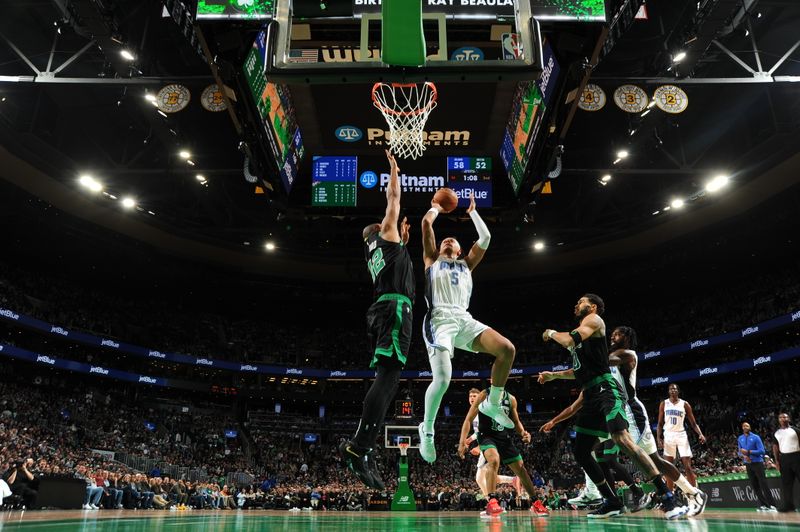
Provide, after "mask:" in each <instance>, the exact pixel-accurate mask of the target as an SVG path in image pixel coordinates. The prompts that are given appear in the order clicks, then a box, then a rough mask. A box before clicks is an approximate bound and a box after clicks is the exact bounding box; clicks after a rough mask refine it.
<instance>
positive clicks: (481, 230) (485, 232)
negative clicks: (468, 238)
mask: <svg viewBox="0 0 800 532" xmlns="http://www.w3.org/2000/svg"><path fill="white" fill-rule="evenodd" d="M469 217H470V218H472V223H473V224H475V229H476V230H477V231H478V247H480V248H481V249H487V248H488V247H489V241H491V239H492V234H491V233H490V232H489V228H488V227H486V224H485V223H484V221H483V219H482V218H481V215H480V214H478V211H472V212H470V213H469Z"/></svg>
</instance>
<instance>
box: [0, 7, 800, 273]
mask: <svg viewBox="0 0 800 532" xmlns="http://www.w3.org/2000/svg"><path fill="white" fill-rule="evenodd" d="M620 3H622V2H620ZM665 4H667V5H665ZM615 5H616V4H615ZM646 7H647V19H646V20H636V21H633V22H632V23H631V24H630V26H629V27H627V28H625V30H624V31H621V32H617V33H615V32H612V33H611V35H612V36H611V37H606V38H605V43H606V44H607V46H608V47H609V48H610V51H609V52H608V53H607V54H603V55H602V56H601V58H600V61H599V64H598V65H597V67H596V68H595V69H594V71H593V72H592V75H591V80H590V82H591V83H595V84H597V85H599V86H600V87H601V88H603V89H604V91H605V92H606V94H607V95H608V97H609V99H610V98H611V97H612V95H613V92H614V90H615V89H616V88H617V87H619V86H620V85H623V84H626V83H632V84H635V85H638V86H640V87H642V88H644V89H645V90H646V91H647V92H648V93H652V91H653V90H655V88H657V87H658V86H661V85H664V84H666V83H668V82H670V81H671V80H674V79H679V80H681V82H680V83H679V84H680V86H681V87H682V88H683V89H684V90H685V91H686V93H687V94H688V97H689V106H688V108H687V110H686V111H685V112H683V113H681V114H675V115H671V114H667V113H664V112H661V111H659V110H658V109H648V110H646V111H643V112H640V113H636V114H631V113H626V112H623V111H622V110H620V109H618V108H616V106H615V105H614V104H613V103H611V102H610V101H609V103H608V104H607V105H606V107H605V108H604V109H603V110H601V111H598V112H585V111H580V110H579V111H577V113H576V114H575V117H574V120H572V121H571V124H570V127H569V129H568V131H567V132H566V136H565V138H564V139H563V147H564V153H563V156H562V157H561V161H562V169H561V174H560V175H559V176H558V177H557V178H555V179H553V180H552V182H551V188H552V194H542V195H540V194H536V193H532V192H530V191H527V190H526V191H524V192H523V193H522V194H521V196H520V197H519V198H517V197H515V195H514V194H513V192H512V189H511V187H510V185H509V184H508V183H507V182H506V181H504V180H503V179H497V178H496V179H495V194H494V196H495V203H494V205H495V206H494V208H492V209H489V210H487V212H485V215H486V217H487V218H490V219H491V221H492V230H493V233H494V238H493V243H492V246H493V256H492V258H491V261H492V263H493V264H494V267H495V270H496V272H497V274H498V275H500V274H501V272H502V275H507V274H512V275H513V272H514V271H515V268H518V267H519V266H518V265H519V264H522V265H524V268H523V270H524V271H536V270H537V268H541V269H544V270H546V269H551V270H552V269H559V268H562V267H563V265H564V264H571V265H573V266H574V265H576V264H579V263H584V262H585V261H587V260H590V258H591V259H597V258H598V257H599V256H601V255H603V254H604V253H608V254H613V253H618V250H619V248H624V249H626V250H628V251H629V252H630V251H634V250H636V249H644V248H645V247H647V246H652V245H654V244H655V243H657V242H659V241H665V240H669V239H671V238H674V237H675V236H678V235H680V234H684V233H686V232H689V231H692V230H694V229H697V228H699V227H702V226H704V225H707V224H709V223H713V222H715V221H719V220H722V219H725V218H726V217H730V216H734V215H735V214H736V213H738V212H741V211H743V210H747V209H748V208H751V207H753V206H755V205H756V204H757V203H759V202H761V201H763V200H765V199H767V198H769V197H770V196H774V195H776V194H779V193H780V192H781V191H783V190H785V189H786V188H788V187H790V186H792V185H794V184H796V183H797V178H796V175H797V169H798V167H799V166H800V163H799V162H798V161H800V159H798V156H797V155H798V153H797V152H798V144H797V141H796V139H797V135H798V132H800V83H797V81H800V50H798V47H797V44H798V34H797V31H796V28H797V27H800V5H798V3H797V2H795V1H793V0H745V1H744V2H742V1H740V0H735V1H734V0H706V1H701V2H697V1H696V0H681V1H677V2H669V3H664V2H652V1H651V2H649V3H648V4H647V6H646ZM2 9H3V10H4V13H3V16H2V18H1V19H0V37H1V38H0V99H2V102H0V139H2V148H0V161H2V168H0V175H2V177H4V178H5V179H6V180H7V181H9V182H10V183H12V184H13V185H11V186H17V187H20V188H22V189H24V190H26V191H28V192H29V193H31V194H33V195H35V196H38V197H39V198H41V199H42V200H43V201H44V202H45V203H49V204H52V205H54V206H55V207H57V208H58V209H61V210H63V211H66V212H67V213H70V214H71V215H72V216H74V217H75V218H76V219H78V218H83V219H84V220H86V219H88V220H90V221H91V222H93V223H95V224H97V225H100V226H105V227H106V228H110V229H111V230H113V231H117V232H120V233H122V234H125V235H128V236H131V237H133V238H136V239H138V240H143V241H145V242H148V243H151V244H153V245H155V246H157V247H161V248H164V249H167V250H171V251H172V252H174V253H178V254H181V255H185V256H189V257H192V258H195V259H204V260H210V261H216V262H222V263H228V264H231V265H238V266H239V267H242V268H245V269H250V270H253V271H272V272H274V273H280V272H282V271H283V272H289V273H290V274H293V275H297V276H304V275H311V276H325V275H330V274H331V271H332V270H331V269H330V264H339V265H341V264H343V262H342V261H344V260H345V259H353V258H355V259H358V257H360V254H361V250H360V241H359V238H358V235H359V233H360V228H361V227H362V226H363V225H364V224H365V223H368V222H370V221H372V220H373V219H374V218H375V217H377V216H380V210H379V209H374V208H373V209H358V210H356V211H353V210H350V211H345V210H342V211H336V210H333V211H332V210H321V209H319V208H312V207H310V206H309V197H308V190H309V186H308V184H307V183H306V184H305V185H302V184H301V185H300V186H297V187H295V189H294V191H293V192H292V194H291V195H289V196H288V197H287V196H286V195H285V194H281V193H280V190H279V187H275V191H274V192H270V191H269V190H267V193H266V194H255V193H254V185H253V184H252V183H250V182H248V181H246V180H245V178H244V176H243V170H242V167H243V155H242V153H241V151H240V150H239V143H240V136H239V134H238V133H237V129H236V127H235V126H234V124H233V122H232V120H231V118H230V116H229V115H228V113H226V112H220V113H210V112H207V111H205V110H204V109H203V108H202V107H200V106H199V105H190V106H188V107H187V108H186V109H185V110H183V111H182V112H180V113H175V114H172V115H169V116H166V117H165V116H162V115H160V114H159V113H157V112H156V110H155V108H154V107H153V105H152V104H151V103H150V102H148V101H147V100H145V99H144V97H143V96H144V93H145V92H148V91H149V92H154V91H157V90H158V88H160V87H161V86H163V85H165V84H167V83H171V82H175V83H181V84H183V85H185V86H187V87H188V88H189V89H190V90H191V91H192V93H193V94H194V95H195V96H194V97H197V96H198V95H199V94H200V92H201V91H202V89H203V88H204V87H205V86H207V85H209V84H210V83H213V81H214V79H213V77H212V73H211V69H210V68H209V65H208V63H207V62H206V60H205V58H204V57H203V56H201V54H199V53H198V50H197V46H196V45H195V46H194V47H193V46H192V45H190V44H189V41H188V40H187V38H186V35H185V34H184V33H183V32H182V30H181V28H179V27H178V26H177V25H176V24H175V23H174V22H173V20H172V19H171V18H169V17H164V16H162V15H163V13H162V12H163V5H162V2H160V1H158V0H147V1H138V0H6V1H5V2H4V3H3V8H2ZM545 33H546V34H548V36H549V37H550V39H551V42H553V43H555V46H556V47H557V48H559V51H557V55H560V56H561V58H562V62H563V63H564V65H563V67H564V70H565V71H566V70H569V69H573V70H575V69H578V70H579V71H580V67H581V63H584V62H586V63H588V62H590V61H591V57H592V52H593V50H594V48H595V46H596V44H597V41H598V38H599V37H600V38H603V35H602V34H601V32H600V27H599V26H591V27H590V26H586V25H569V26H558V27H554V26H550V27H545ZM204 34H205V37H206V38H207V39H208V42H209V49H210V51H211V52H212V53H213V54H214V55H215V56H216V57H218V58H223V60H221V61H219V62H218V64H219V65H220V66H221V71H220V75H222V76H223V77H224V76H225V75H226V74H227V75H230V72H226V69H228V70H229V69H230V68H233V67H232V65H235V64H237V61H239V62H240V61H241V58H242V57H243V55H244V53H245V51H246V50H247V49H248V48H249V46H250V42H251V41H252V38H253V37H254V30H253V28H252V27H244V26H242V27H237V28H231V27H228V26H224V25H220V24H216V25H213V26H206V27H204ZM465 38H468V37H465ZM601 42H602V41H601ZM122 48H126V49H130V50H132V51H134V53H135V60H133V61H129V60H126V59H124V58H122V57H121V56H120V54H119V52H120V50H121V49H122ZM680 52H685V53H686V57H685V58H683V59H682V60H681V61H680V62H678V63H675V62H674V58H675V56H676V55H677V54H679V53H680ZM583 57H585V58H586V59H585V61H581V60H579V58H583ZM238 64H240V63H238ZM569 65H571V66H569ZM775 65H777V67H776V68H775V69H774V70H773V71H770V70H771V69H773V66H775ZM54 71H57V73H56V74H55V76H53V75H51V74H50V73H53V72H54ZM753 71H755V73H754V72H753ZM767 71H770V72H769V73H762V72H767ZM573 74H575V72H573ZM578 74H580V72H578ZM575 77H576V79H578V78H580V77H581V76H580V75H575ZM687 78H689V80H688V81H687ZM572 88H574V87H572ZM567 89H568V90H567V91H565V97H566V95H567V94H568V92H569V89H570V87H567ZM298 105H302V103H301V104H298ZM560 109H561V112H562V113H564V114H566V113H567V112H568V110H569V104H567V103H563V104H561V106H560ZM647 111H650V112H647ZM311 127H312V128H313V127H314V126H313V125H312V126H311ZM182 150H188V151H189V152H190V153H191V155H190V159H191V161H192V163H194V164H193V165H190V164H188V163H187V161H186V160H185V159H184V158H182V157H181V156H180V155H179V153H180V152H181V151H182ZM620 151H626V152H627V153H628V156H627V157H626V158H621V157H618V154H619V152H620ZM617 159H620V160H618V161H617ZM615 161H616V162H615ZM498 162H499V158H498ZM307 171H308V170H307V169H306V175H305V176H304V175H303V174H302V172H301V175H300V178H299V180H300V181H301V182H302V181H303V180H305V181H306V182H308V181H310V178H309V176H308V175H307ZM86 173H90V174H91V175H93V176H97V179H99V180H102V182H103V185H104V187H105V192H106V193H107V194H106V196H104V197H95V196H91V195H90V194H88V193H87V192H86V191H85V190H84V189H83V188H82V187H81V186H80V185H79V184H78V178H79V176H81V175H83V174H86ZM198 175H202V176H203V178H204V182H201V181H200V180H198V177H197V176H198ZM718 175H725V176H728V177H729V178H730V181H729V184H728V186H727V187H726V188H725V189H723V190H722V191H720V193H719V194H711V193H709V192H706V191H705V187H706V185H707V183H708V182H709V181H710V180H711V179H712V178H714V177H715V176H718ZM604 176H611V177H610V180H609V181H607V182H604V181H603V177H604ZM276 184H277V183H276ZM3 186H9V185H8V184H6V185H3ZM108 194H110V195H113V196H115V197H116V198H117V199H116V200H111V199H109V197H108ZM126 196H131V197H133V198H135V201H136V204H137V207H139V208H138V209H137V208H134V209H132V210H130V211H127V210H125V209H123V208H120V205H119V202H120V200H121V199H122V198H123V197H126ZM8 197H9V196H7V198H8ZM676 199H683V200H684V202H685V205H684V206H683V208H678V207H674V208H673V207H672V206H671V205H670V204H671V203H672V202H673V201H674V200H676ZM676 205H677V204H676ZM667 206H670V208H669V209H668V210H665V207H667ZM3 208H4V210H5V215H6V216H11V217H13V215H14V212H15V211H14V209H15V208H16V206H15V205H14V204H13V203H11V202H10V201H8V200H6V201H4V202H3ZM423 211H424V209H408V211H407V214H408V215H409V217H411V218H414V217H419V216H421V215H422V212H423ZM67 223H68V222H67ZM445 224H446V225H445ZM442 227H443V229H442V230H445V229H444V228H447V229H448V230H452V231H454V232H455V233H456V234H459V235H460V234H463V235H464V238H465V239H466V238H468V237H469V236H470V235H471V233H470V231H471V229H470V227H471V226H470V225H469V224H468V223H465V221H464V220H459V219H456V218H453V219H452V220H450V221H447V222H443V223H442ZM17 230H20V231H24V229H22V228H20V229H17ZM267 241H271V242H274V243H275V244H276V246H277V249H276V250H275V251H274V252H272V253H268V252H266V251H265V250H264V244H265V243H266V242H267ZM539 241H540V242H542V243H543V244H544V249H543V250H541V252H540V253H537V252H535V251H534V250H533V249H532V245H533V244H534V242H539ZM610 243H616V244H615V245H610ZM615 246H616V247H615ZM615 250H616V251H615ZM309 257H313V259H314V260H313V261H311V263H309V261H308V260H305V261H304V265H303V267H302V268H299V269H298V268H297V267H296V263H297V261H296V259H298V258H303V259H308V258H309Z"/></svg>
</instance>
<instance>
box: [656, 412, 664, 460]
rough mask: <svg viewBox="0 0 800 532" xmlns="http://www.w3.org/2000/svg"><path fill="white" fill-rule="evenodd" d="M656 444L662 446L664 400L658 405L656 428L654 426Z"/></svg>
mask: <svg viewBox="0 0 800 532" xmlns="http://www.w3.org/2000/svg"><path fill="white" fill-rule="evenodd" d="M656 445H658V448H659V449H662V448H663V447H664V401H661V403H659V405H658V428H656Z"/></svg>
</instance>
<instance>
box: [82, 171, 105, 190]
mask: <svg viewBox="0 0 800 532" xmlns="http://www.w3.org/2000/svg"><path fill="white" fill-rule="evenodd" d="M78 181H79V182H80V184H81V185H83V186H84V187H86V188H88V189H89V190H91V191H92V192H102V191H103V185H101V184H100V182H99V181H97V180H96V179H95V178H93V177H92V176H90V175H82V176H81V177H80V179H79V180H78Z"/></svg>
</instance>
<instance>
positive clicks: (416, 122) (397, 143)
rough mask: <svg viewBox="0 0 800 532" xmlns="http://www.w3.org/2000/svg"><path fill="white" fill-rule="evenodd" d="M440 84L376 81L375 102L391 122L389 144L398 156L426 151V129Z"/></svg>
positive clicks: (412, 155) (404, 156)
mask: <svg viewBox="0 0 800 532" xmlns="http://www.w3.org/2000/svg"><path fill="white" fill-rule="evenodd" d="M437 96H438V94H437V92H436V85H434V84H433V83H430V82H425V83H420V84H417V83H376V84H375V85H373V86H372V104H373V105H374V106H375V107H377V108H378V110H379V111H380V112H381V113H382V114H383V117H384V118H385V119H386V122H387V123H388V124H389V147H390V148H391V151H392V153H394V154H395V155H397V156H398V157H402V158H404V159H405V158H407V157H411V158H412V159H416V158H417V157H419V156H420V155H422V152H424V151H425V142H424V135H423V129H424V128H425V123H426V122H427V121H428V116H429V115H430V114H431V111H433V109H434V108H435V107H436V99H437Z"/></svg>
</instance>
